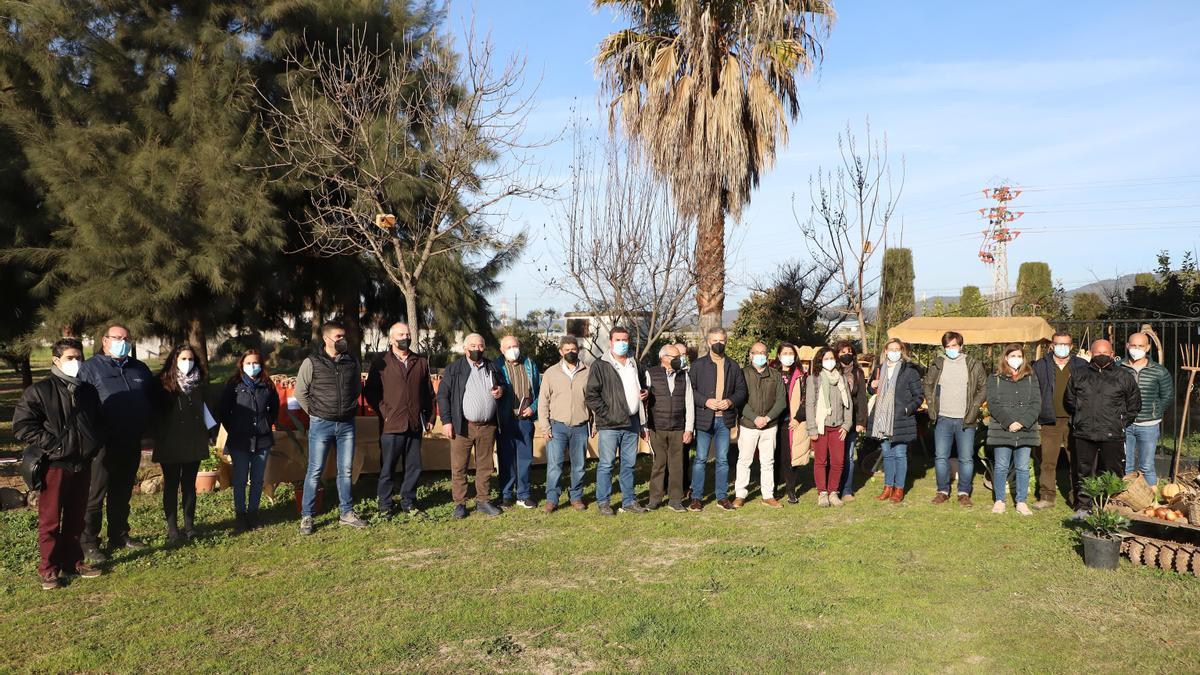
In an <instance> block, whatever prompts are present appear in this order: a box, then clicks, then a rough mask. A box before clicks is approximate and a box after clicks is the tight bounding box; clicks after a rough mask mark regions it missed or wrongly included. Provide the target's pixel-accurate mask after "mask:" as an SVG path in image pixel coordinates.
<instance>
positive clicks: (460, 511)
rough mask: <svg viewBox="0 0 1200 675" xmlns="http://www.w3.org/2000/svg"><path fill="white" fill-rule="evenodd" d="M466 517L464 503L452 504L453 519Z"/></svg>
mask: <svg viewBox="0 0 1200 675" xmlns="http://www.w3.org/2000/svg"><path fill="white" fill-rule="evenodd" d="M466 517H467V505H466V504H455V505H454V519H455V520H462V519H463V518H466Z"/></svg>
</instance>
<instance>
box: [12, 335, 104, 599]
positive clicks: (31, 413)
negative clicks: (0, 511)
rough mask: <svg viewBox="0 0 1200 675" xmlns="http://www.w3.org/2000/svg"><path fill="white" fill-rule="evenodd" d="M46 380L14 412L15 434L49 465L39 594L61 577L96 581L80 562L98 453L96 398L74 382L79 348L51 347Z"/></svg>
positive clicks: (67, 342) (41, 514)
mask: <svg viewBox="0 0 1200 675" xmlns="http://www.w3.org/2000/svg"><path fill="white" fill-rule="evenodd" d="M51 354H52V355H53V357H54V359H53V365H52V366H51V367H50V377H48V378H46V379H44V380H42V381H40V382H37V383H35V384H33V385H32V386H30V387H29V388H28V389H26V390H25V393H24V394H22V395H21V400H20V402H19V403H17V407H16V410H15V411H14V412H13V434H14V435H15V436H16V437H17V439H18V440H20V441H21V442H22V443H26V444H28V445H29V446H31V447H33V448H36V449H37V450H40V451H41V452H42V453H44V455H45V459H46V461H48V462H49V466H48V468H47V469H46V470H45V476H44V477H43V484H44V487H43V489H42V491H41V494H40V495H39V497H38V548H39V549H40V552H41V563H40V564H39V565H38V575H39V576H40V577H41V582H42V588H43V589H46V590H51V589H55V588H58V587H59V586H60V585H61V583H62V582H61V580H60V578H59V575H60V574H62V575H79V576H82V577H85V578H90V577H98V576H100V570H99V569H97V568H95V567H92V566H91V565H88V564H87V563H86V562H85V561H84V556H83V548H82V547H81V546H80V544H79V537H80V534H82V533H83V522H84V513H85V511H86V508H87V502H88V486H89V483H90V482H91V474H92V467H91V463H92V458H94V457H95V456H96V453H97V452H99V450H100V434H99V429H98V424H99V418H100V397H99V396H98V395H97V393H96V388H95V387H93V386H92V385H90V384H88V383H86V382H83V381H81V380H80V379H79V378H78V375H79V368H80V365H81V364H82V363H83V344H82V343H81V342H80V341H79V340H77V339H75V338H63V339H61V340H59V341H57V342H55V343H54V346H53V347H51Z"/></svg>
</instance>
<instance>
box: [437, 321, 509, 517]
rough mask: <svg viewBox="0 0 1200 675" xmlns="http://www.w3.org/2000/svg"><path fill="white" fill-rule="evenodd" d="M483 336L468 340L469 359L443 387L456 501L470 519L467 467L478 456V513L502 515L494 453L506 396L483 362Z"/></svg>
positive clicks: (441, 411)
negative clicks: (494, 485) (496, 501)
mask: <svg viewBox="0 0 1200 675" xmlns="http://www.w3.org/2000/svg"><path fill="white" fill-rule="evenodd" d="M483 348H484V342H483V336H482V335H480V334H478V333H471V334H470V335H468V336H467V337H466V339H464V340H463V357H462V358H461V359H459V360H457V361H455V362H454V363H451V364H450V365H449V366H447V367H446V371H445V372H444V373H442V380H441V382H440V383H438V390H437V402H438V415H439V416H440V417H441V419H442V435H444V436H445V437H446V438H447V439H449V441H450V496H451V497H452V498H453V499H454V517H455V518H457V519H460V520H461V519H462V518H466V517H467V467H468V465H469V464H470V462H471V455H472V454H474V456H475V510H476V511H478V512H479V513H482V514H483V515H485V516H498V515H500V514H501V513H502V511H501V510H500V508H499V507H498V506H496V505H495V504H492V495H491V493H492V470H493V468H494V462H493V461H492V454H493V452H494V451H495V449H496V432H497V423H496V421H497V411H498V405H499V404H498V403H497V402H498V401H499V400H500V397H501V396H503V395H504V389H503V388H502V387H501V386H500V381H501V376H500V374H499V373H497V372H496V367H495V365H493V364H492V362H491V361H489V360H487V359H485V358H484V357H483Z"/></svg>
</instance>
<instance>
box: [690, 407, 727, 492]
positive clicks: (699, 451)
mask: <svg viewBox="0 0 1200 675" xmlns="http://www.w3.org/2000/svg"><path fill="white" fill-rule="evenodd" d="M709 448H712V449H713V454H714V455H715V456H716V459H717V473H716V476H715V477H714V481H715V482H714V484H713V496H714V497H715V498H716V499H717V500H721V499H725V498H726V497H728V496H729V427H727V426H725V418H724V417H723V416H722V415H721V413H720V412H719V411H717V412H715V413H714V414H713V425H712V429H710V430H709V431H701V430H699V429H697V430H696V458H695V459H694V460H692V499H703V498H704V469H705V466H706V465H707V464H708V450H709Z"/></svg>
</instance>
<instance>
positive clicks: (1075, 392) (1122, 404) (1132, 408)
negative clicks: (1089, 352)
mask: <svg viewBox="0 0 1200 675" xmlns="http://www.w3.org/2000/svg"><path fill="white" fill-rule="evenodd" d="M1063 403H1064V405H1065V406H1066V408H1067V412H1069V413H1071V432H1072V433H1073V434H1075V436H1076V437H1077V438H1083V439H1085V440H1089V441H1114V440H1118V439H1124V438H1125V427H1127V426H1129V425H1130V423H1132V422H1133V420H1135V419H1136V418H1137V414H1138V411H1139V410H1141V408H1142V392H1141V390H1139V389H1138V383H1137V379H1136V378H1134V376H1133V373H1132V372H1131V371H1130V370H1129V369H1128V368H1122V367H1120V366H1119V365H1117V364H1116V363H1114V364H1112V365H1110V366H1107V367H1105V368H1103V369H1101V368H1098V367H1097V366H1096V364H1095V363H1089V364H1088V367H1087V368H1080V369H1079V370H1075V371H1072V372H1071V379H1070V380H1068V382H1067V395H1066V397H1065V398H1064V399H1063Z"/></svg>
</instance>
